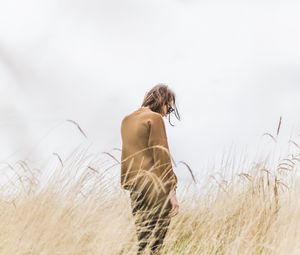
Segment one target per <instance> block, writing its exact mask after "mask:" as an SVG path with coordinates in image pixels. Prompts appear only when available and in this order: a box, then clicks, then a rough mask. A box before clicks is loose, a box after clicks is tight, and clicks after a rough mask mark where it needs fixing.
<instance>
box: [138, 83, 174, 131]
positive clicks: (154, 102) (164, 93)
mask: <svg viewBox="0 0 300 255" xmlns="http://www.w3.org/2000/svg"><path fill="white" fill-rule="evenodd" d="M172 102H173V107H172V108H173V109H174V111H173V112H174V114H175V117H176V118H177V119H178V120H180V115H179V112H178V109H177V106H176V95H175V93H174V91H172V90H171V89H170V88H169V87H168V86H167V85H166V84H164V83H159V84H157V85H155V86H154V87H153V88H152V89H151V90H149V91H148V92H147V93H146V94H145V97H144V100H143V103H142V105H141V106H145V107H146V106H149V108H150V109H151V110H152V111H154V112H158V113H160V114H161V113H162V111H163V107H164V105H166V106H171V103H172ZM167 116H168V120H169V123H170V125H171V126H174V125H172V123H171V122H170V113H167Z"/></svg>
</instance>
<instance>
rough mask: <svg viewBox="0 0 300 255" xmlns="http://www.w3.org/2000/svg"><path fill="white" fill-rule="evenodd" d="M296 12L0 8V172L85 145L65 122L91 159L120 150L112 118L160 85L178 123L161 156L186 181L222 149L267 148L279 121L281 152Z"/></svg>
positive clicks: (292, 100) (131, 4)
mask: <svg viewBox="0 0 300 255" xmlns="http://www.w3.org/2000/svg"><path fill="white" fill-rule="evenodd" d="M299 11H300V5H299V4H296V3H294V2H292V1H196V0H194V1H192V0H181V1H180V0H177V1H175V0H172V1H171V0H166V1H157V0H151V1H140V0H139V1H138V0H135V1H133V0H130V1H128V0H110V1H99V0H98V1H93V0H85V1H79V0H72V1H71V0H69V1H68V0H60V1H58V0H51V1H50V0H44V1H38V0H28V1H16V0H10V1H2V2H1V3H0V140H1V144H0V160H1V162H3V161H8V162H13V161H14V160H18V159H24V158H26V159H29V160H32V161H35V160H40V159H44V158H47V157H49V155H51V154H52V152H58V153H61V155H62V157H66V155H67V152H68V151H70V150H71V149H72V148H74V147H75V146H77V145H78V144H79V143H80V142H82V141H83V140H85V138H84V137H83V136H82V135H81V134H80V132H78V130H77V129H76V128H75V126H74V125H72V124H71V123H70V122H65V120H66V119H72V120H74V121H76V122H77V123H78V124H79V125H80V126H81V128H82V129H83V130H84V132H85V133H86V134H87V136H88V141H89V142H92V143H93V145H95V146H96V150H97V151H111V150H112V148H115V147H118V148H121V136H120V124H121V120H122V118H123V116H124V115H126V114H128V113H130V112H132V111H134V110H136V109H137V108H138V107H140V104H141V102H142V100H143V97H144V94H145V93H146V91H148V90H150V89H151V87H152V86H154V85H156V84H157V83H159V82H163V83H166V84H168V85H169V87H170V88H172V89H173V90H174V92H175V93H176V94H177V100H178V110H179V112H180V115H181V121H180V122H179V121H176V119H175V118H174V117H173V122H174V123H175V125H176V127H174V128H173V127H171V126H169V124H168V121H167V120H166V122H165V123H166V128H167V133H168V140H169V145H170V150H171V153H172V154H173V156H174V158H175V160H177V161H179V160H183V161H185V162H187V163H189V164H190V166H191V167H192V168H193V170H194V171H195V172H196V173H197V174H200V173H201V172H203V171H207V170H208V168H209V162H213V161H214V160H218V158H219V156H220V155H223V153H229V152H230V150H231V151H232V150H233V151H234V153H237V154H240V153H245V151H247V153H248V154H247V155H248V157H249V158H250V157H252V155H255V154H257V152H258V151H260V150H265V149H266V148H267V150H270V148H272V146H274V143H273V141H272V140H271V139H270V137H267V136H263V137H262V134H263V133H265V132H268V133H271V134H272V135H276V129H277V125H278V121H279V118H280V116H282V126H281V131H280V132H281V133H280V136H279V138H278V142H279V143H280V144H281V145H282V146H283V147H280V148H284V146H286V145H287V144H288V141H289V140H290V139H292V140H293V141H295V142H296V143H298V142H300V137H299V135H300V121H299V110H300V100H299V95H300V72H299V71H300V48H299V45H300V34H299V32H298V31H299V24H300V16H299ZM270 146H271V147H270ZM262 148H263V149H262ZM289 148H290V147H289ZM290 149H291V148H290ZM295 149H296V148H293V150H295ZM282 150H283V151H284V153H285V152H286V151H285V149H282ZM64 153H65V154H64ZM114 154H115V155H116V156H117V157H119V156H120V154H119V153H118V152H117V151H115V152H114ZM177 171H178V172H177V173H178V175H181V174H182V173H179V171H185V170H183V169H182V168H181V169H177Z"/></svg>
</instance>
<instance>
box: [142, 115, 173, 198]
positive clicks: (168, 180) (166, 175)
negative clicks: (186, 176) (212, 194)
mask: <svg viewBox="0 0 300 255" xmlns="http://www.w3.org/2000/svg"><path fill="white" fill-rule="evenodd" d="M148 146H150V147H151V146H155V147H153V148H152V149H151V150H152V152H153V159H154V164H155V165H156V164H157V165H158V166H157V167H158V168H159V170H158V172H159V174H160V176H161V179H162V181H163V183H164V186H165V188H166V192H167V194H169V193H170V192H171V191H172V190H173V191H174V192H175V191H176V189H177V176H176V174H175V173H174V171H173V168H172V161H171V155H170V151H169V145H168V140H167V134H166V129H165V123H164V120H163V118H162V116H161V115H159V114H155V116H154V117H153V118H152V119H151V122H150V132H149V140H148ZM156 146H157V147H156Z"/></svg>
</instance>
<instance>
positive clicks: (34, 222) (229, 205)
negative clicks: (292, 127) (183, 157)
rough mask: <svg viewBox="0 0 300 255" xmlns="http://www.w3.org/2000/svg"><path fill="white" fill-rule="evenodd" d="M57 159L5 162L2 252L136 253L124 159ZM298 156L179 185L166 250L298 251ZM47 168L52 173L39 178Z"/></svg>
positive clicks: (79, 154) (84, 154)
mask: <svg viewBox="0 0 300 255" xmlns="http://www.w3.org/2000/svg"><path fill="white" fill-rule="evenodd" d="M102 155H103V154H102ZM106 156H107V154H106ZM53 160H56V163H53V162H52V163H51V164H50V163H49V166H47V168H45V169H34V168H31V167H30V166H29V164H28V162H25V161H19V162H17V163H16V164H14V165H2V166H3V167H2V173H6V176H7V183H6V184H5V185H2V187H1V193H0V229H1V231H0V254H5V255H6V254H7V255H12V254H14V255H19V254H20V255H21V254H22V255H37V254H39V255H46V254H49V255H50V254H51V255H55V254H64V255H83V254H84V255H86V254H89V255H93V254H94V255H96V254H97V255H99V254H104V255H109V254H112V255H117V254H135V252H136V249H137V239H136V236H135V227H134V221H133V218H132V215H131V208H130V200H129V194H128V193H127V192H126V191H123V190H121V189H120V187H119V179H118V174H119V172H118V171H119V168H118V165H116V166H117V167H115V168H112V167H111V165H109V164H112V163H111V161H104V160H103V158H101V157H100V156H99V154H92V153H89V151H88V150H87V149H84V150H81V149H77V150H75V151H74V152H73V153H72V155H70V156H69V157H68V158H67V159H63V158H62V157H60V156H59V155H58V154H57V153H56V154H54V155H53ZM110 160H112V161H113V163H115V162H116V161H117V160H115V159H113V157H110ZM298 161H300V155H292V156H291V157H289V158H286V159H283V160H282V161H280V162H279V164H278V165H277V167H276V168H275V169H270V168H268V167H267V164H265V163H262V164H257V165H255V167H253V168H251V169H249V170H248V171H247V172H245V171H244V172H239V173H237V174H236V175H233V177H232V178H230V179H228V180H225V179H224V180H217V178H215V177H214V178H211V179H210V180H211V183H210V185H207V184H206V185H203V189H202V192H201V193H196V192H194V193H192V195H191V194H189V195H187V194H188V193H186V192H179V194H178V199H179V202H180V212H179V214H178V215H177V216H175V217H173V218H172V221H171V225H170V228H169V230H168V233H167V236H166V238H165V242H164V246H163V249H162V254H197V255H198V254H228V255H234V254H300V231H299V229H300V203H299V195H298V194H299V193H298V191H299V185H298V180H297V178H296V177H295V174H294V173H295V172H296V171H297V166H298V163H297V162H298ZM107 163H109V164H108V165H107ZM117 163H118V162H117ZM113 165H115V164H113ZM43 171H49V172H51V174H50V177H49V178H47V179H46V180H44V182H43V183H41V181H40V180H41V178H40V176H41V173H42V172H43ZM216 180H217V181H216ZM192 185H195V184H191V185H190V186H186V187H185V189H183V190H192V188H193V187H192ZM208 187H210V188H208Z"/></svg>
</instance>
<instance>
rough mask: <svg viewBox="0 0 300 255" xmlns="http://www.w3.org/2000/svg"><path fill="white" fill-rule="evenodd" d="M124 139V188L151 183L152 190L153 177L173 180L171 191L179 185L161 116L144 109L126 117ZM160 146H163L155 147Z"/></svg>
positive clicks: (122, 127)
mask: <svg viewBox="0 0 300 255" xmlns="http://www.w3.org/2000/svg"><path fill="white" fill-rule="evenodd" d="M121 136H122V156H121V186H122V188H124V189H128V190H130V189H135V188H138V187H139V186H140V185H141V184H142V183H143V184H144V185H145V184H146V183H147V184H146V187H148V184H149V185H150V183H153V177H158V178H159V179H160V180H162V181H170V179H171V180H172V183H170V185H169V186H166V188H167V189H170V188H171V186H172V187H175V186H176V184H177V178H176V175H175V174H174V172H173V169H172V163H171V157H170V155H169V147H168V142H167V136H166V130H165V126H164V121H163V118H162V116H161V115H160V114H159V113H156V112H153V111H152V110H151V109H149V108H148V107H141V108H139V109H138V110H136V111H134V112H132V113H131V114H129V115H126V116H125V117H124V118H123V120H122V123H121ZM156 145H160V146H163V147H161V148H159V146H158V147H154V148H153V147H151V146H156ZM153 175H155V176H153ZM154 179H155V178H154ZM166 192H168V191H166Z"/></svg>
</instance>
